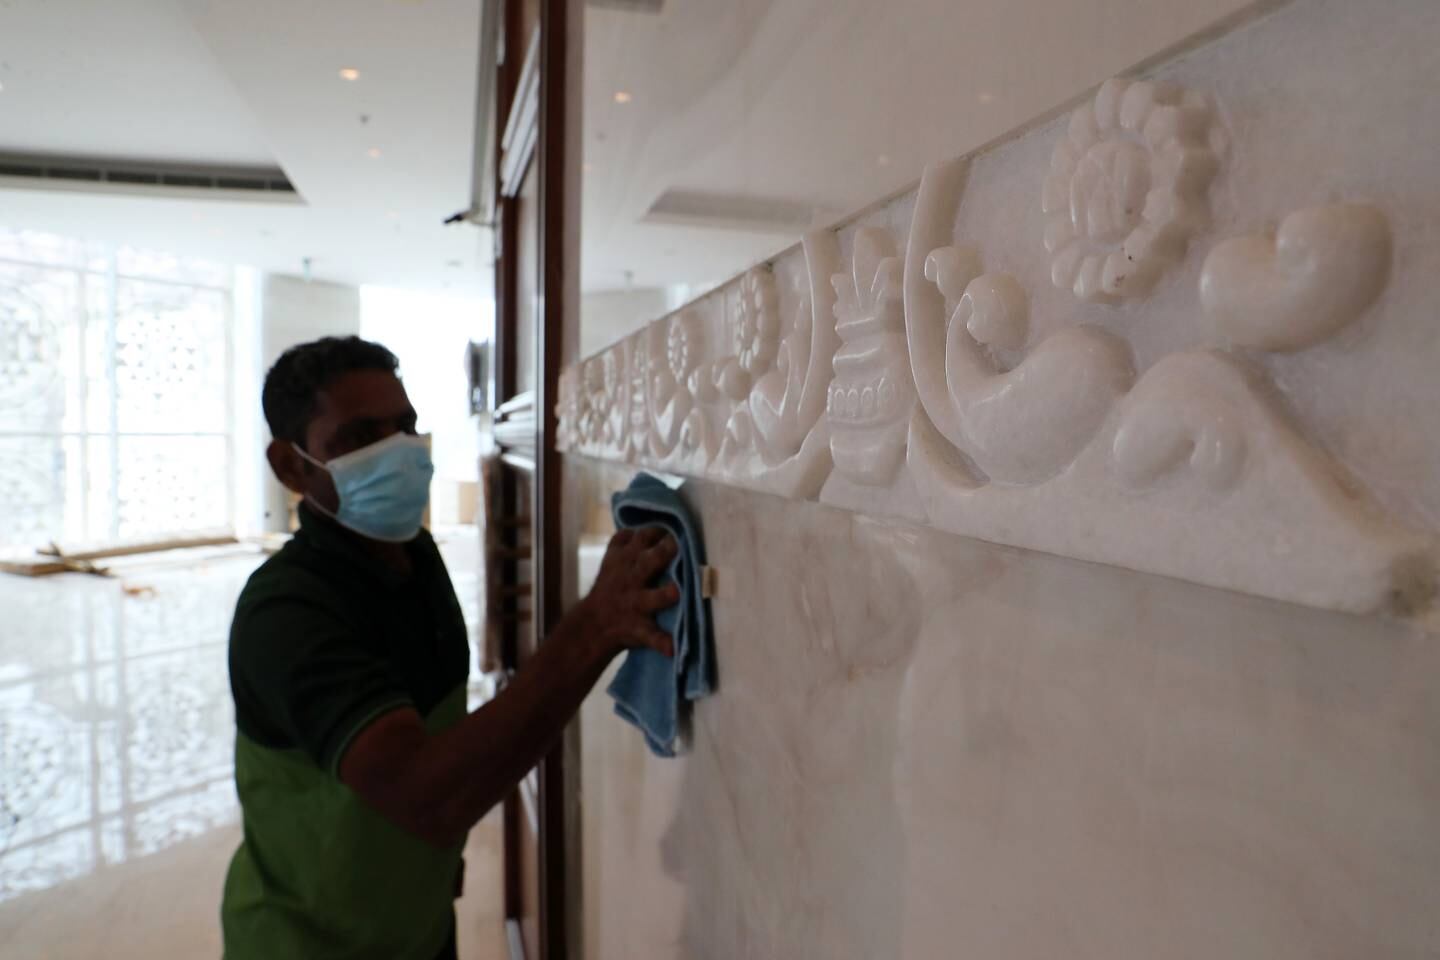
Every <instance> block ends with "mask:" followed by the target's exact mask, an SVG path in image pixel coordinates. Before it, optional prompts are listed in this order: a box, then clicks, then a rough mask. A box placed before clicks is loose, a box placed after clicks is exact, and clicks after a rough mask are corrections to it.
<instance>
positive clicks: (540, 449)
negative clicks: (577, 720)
mask: <svg viewBox="0 0 1440 960" xmlns="http://www.w3.org/2000/svg"><path fill="white" fill-rule="evenodd" d="M522 6H523V0H505V3H504V11H503V20H502V24H501V43H502V44H503V56H502V57H501V58H500V62H499V63H498V64H497V67H496V72H497V77H496V80H497V82H496V95H497V99H498V104H497V111H496V130H497V131H504V134H503V135H501V136H497V137H496V139H495V150H496V163H495V177H496V198H497V199H496V205H495V221H496V263H495V298H496V312H495V320H496V322H495V357H496V373H495V403H496V405H497V406H501V405H504V404H505V403H507V402H518V397H519V393H520V391H519V389H518V388H519V384H520V382H521V381H520V378H519V375H520V370H519V369H518V357H519V350H518V347H519V343H518V337H519V335H520V331H521V318H520V316H519V313H518V310H519V294H520V289H521V284H522V283H523V282H524V279H525V278H522V277H521V276H520V275H519V273H518V259H519V253H520V235H519V234H520V230H521V229H522V218H521V216H520V204H521V200H520V198H519V192H520V188H521V184H522V183H524V181H525V179H526V176H527V175H534V176H537V177H538V184H537V191H536V195H537V199H536V203H537V211H536V212H537V217H536V222H537V224H538V231H539V236H538V243H537V248H536V249H537V257H536V260H537V263H536V267H537V276H536V277H534V278H533V279H534V284H535V294H536V295H535V307H534V310H535V315H534V318H533V319H534V325H533V328H534V336H535V350H534V353H533V356H534V364H535V367H536V369H535V370H534V377H533V379H532V382H533V383H534V385H535V386H534V396H533V398H530V400H531V408H532V409H533V411H534V417H535V419H534V422H535V438H534V446H533V451H534V454H533V466H531V467H530V469H528V470H527V469H525V468H524V467H521V466H517V464H518V463H521V462H523V461H522V460H521V459H520V458H507V459H506V461H505V463H506V464H507V466H506V468H505V469H502V471H501V476H500V485H499V486H500V501H501V505H502V510H503V511H504V513H505V515H507V516H514V515H517V514H518V513H519V512H520V502H521V493H522V485H523V484H527V483H528V484H529V485H530V494H531V496H530V506H531V517H532V521H531V522H532V527H531V531H530V532H531V541H530V542H531V544H532V551H531V557H532V560H531V563H532V567H531V570H532V591H533V593H532V605H531V610H532V611H533V617H534V627H535V631H536V636H537V637H538V638H543V637H545V636H547V635H548V634H549V633H550V632H551V630H552V629H553V628H554V626H555V625H556V623H558V622H559V619H560V617H561V615H562V613H563V609H562V605H563V593H562V583H561V576H562V570H563V563H562V559H563V558H562V557H561V555H560V547H559V545H560V543H561V536H562V532H561V482H562V481H561V476H560V458H559V454H558V452H557V451H556V450H555V436H556V413H555V406H556V399H557V397H558V395H559V378H560V365H561V362H562V357H563V342H562V338H563V336H564V328H565V323H564V316H565V308H566V302H565V290H566V274H567V272H568V271H570V270H575V269H578V264H571V263H567V262H566V245H565V236H566V230H567V224H566V222H565V214H566V202H565V200H566V186H567V183H566V181H567V174H566V142H565V124H566V109H567V104H566V57H567V55H568V54H567V39H568V38H567V30H568V27H569V23H568V14H569V11H568V6H569V0H540V7H539V14H540V18H539V25H538V41H537V40H536V39H535V38H534V37H532V36H525V35H523V23H524V18H523V15H522ZM532 167H533V173H532ZM574 226H578V225H573V226H571V229H573V228H574ZM508 535H509V536H511V537H512V538H514V537H518V530H514V529H511V530H509V531H508ZM505 546H507V547H511V548H514V547H517V546H518V542H511V541H507V542H506V543H505ZM515 552H516V553H518V551H515ZM502 564H503V567H502V570H501V572H500V577H499V580H500V582H501V583H502V584H507V585H510V586H511V587H512V588H513V587H515V586H517V585H518V580H519V573H518V563H517V562H515V561H512V560H503V561H502ZM504 613H505V620H504V629H503V630H502V635H501V636H502V642H501V661H502V663H503V665H504V666H505V668H506V669H507V670H513V669H516V668H518V666H519V663H520V659H521V651H520V643H519V636H520V630H521V629H522V624H521V621H520V617H519V615H518V614H519V609H518V603H517V606H516V607H514V608H511V607H510V606H508V605H507V606H506V607H505V608H504ZM512 613H513V614H515V615H514V616H510V614H512ZM541 642H543V640H542V641H541ZM566 773H567V771H566V770H565V765H564V754H563V745H557V747H556V748H555V749H554V750H552V751H551V753H550V754H549V755H548V756H546V757H545V759H544V760H542V761H541V763H540V766H539V768H538V770H537V774H538V777H537V779H538V807H539V810H538V814H539V816H538V820H539V831H538V834H539V850H538V862H539V904H538V911H539V918H538V919H539V952H540V957H539V958H538V960H566V954H567V951H568V942H567V920H568V904H567V899H568V897H567V889H568V887H567V883H568V879H569V878H568V877H567V867H568V865H567V863H566V823H565V808H566V788H567V782H566ZM525 815H526V814H525V810H524V804H523V802H522V798H521V796H520V793H519V791H515V792H513V793H512V795H511V796H510V797H508V798H507V799H506V801H505V804H504V857H505V864H504V890H505V917H506V920H507V926H508V927H509V930H508V940H509V943H510V948H511V951H512V955H513V954H514V952H515V951H516V950H517V949H518V950H520V951H522V952H523V950H524V944H523V940H522V938H521V936H520V934H519V931H518V929H517V925H516V921H518V919H519V918H520V916H521V914H522V912H523V909H524V893H523V890H522V887H521V883H522V879H523V878H522V877H521V876H520V860H521V844H522V843H523V842H524V838H523V834H522V829H521V824H520V819H519V818H521V817H523V816H525ZM516 960H518V958H516ZM527 960H533V958H527Z"/></svg>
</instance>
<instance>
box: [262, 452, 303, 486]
mask: <svg viewBox="0 0 1440 960" xmlns="http://www.w3.org/2000/svg"><path fill="white" fill-rule="evenodd" d="M265 459H266V460H269V461H270V469H271V470H273V471H275V477H276V479H278V480H279V481H280V482H281V483H283V484H284V485H285V487H286V489H288V490H291V491H293V492H295V493H299V494H304V493H305V490H306V486H307V485H306V482H305V474H306V469H305V468H306V467H307V466H309V464H307V463H306V462H305V458H304V457H302V456H300V454H298V453H296V452H295V448H294V446H292V445H291V444H289V443H287V442H285V441H284V440H271V441H270V446H268V447H266V448H265Z"/></svg>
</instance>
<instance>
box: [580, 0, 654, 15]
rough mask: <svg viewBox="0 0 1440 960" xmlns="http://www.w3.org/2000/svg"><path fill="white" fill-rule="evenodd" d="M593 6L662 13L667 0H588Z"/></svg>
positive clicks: (631, 11)
mask: <svg viewBox="0 0 1440 960" xmlns="http://www.w3.org/2000/svg"><path fill="white" fill-rule="evenodd" d="M586 2H587V3H588V4H589V5H590V6H592V7H599V8H600V9H602V10H623V11H624V12H626V13H660V12H661V11H662V10H664V8H665V0H586Z"/></svg>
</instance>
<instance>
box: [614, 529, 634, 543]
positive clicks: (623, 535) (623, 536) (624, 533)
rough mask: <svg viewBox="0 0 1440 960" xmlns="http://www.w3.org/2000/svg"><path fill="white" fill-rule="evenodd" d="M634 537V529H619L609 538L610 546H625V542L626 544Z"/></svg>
mask: <svg viewBox="0 0 1440 960" xmlns="http://www.w3.org/2000/svg"><path fill="white" fill-rule="evenodd" d="M634 539H635V531H634V530H629V529H626V530H621V531H619V532H617V533H616V534H615V536H613V537H611V538H610V546H612V547H623V546H625V545H626V544H628V543H629V542H630V541H631V540H634Z"/></svg>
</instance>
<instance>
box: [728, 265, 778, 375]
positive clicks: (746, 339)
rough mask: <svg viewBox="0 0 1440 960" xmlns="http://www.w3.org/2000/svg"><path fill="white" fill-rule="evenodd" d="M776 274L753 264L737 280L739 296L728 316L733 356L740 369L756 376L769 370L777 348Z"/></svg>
mask: <svg viewBox="0 0 1440 960" xmlns="http://www.w3.org/2000/svg"><path fill="white" fill-rule="evenodd" d="M777 299H778V298H777V294H776V292H775V276H774V274H772V273H771V272H770V270H769V268H767V267H756V268H755V269H753V270H750V271H749V272H747V273H746V274H745V276H744V278H743V279H742V280H741V281H740V299H739V300H738V301H737V302H736V304H735V307H734V310H733V311H732V315H731V327H732V329H733V331H734V335H735V357H736V359H737V360H739V362H740V369H742V370H744V371H745V372H746V373H747V374H749V375H750V376H751V377H757V376H759V375H760V374H762V373H764V372H765V371H767V370H769V369H770V365H771V364H773V363H774V362H775V352H776V351H777V350H778V349H779V348H780V310H779V307H778V304H777Z"/></svg>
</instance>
